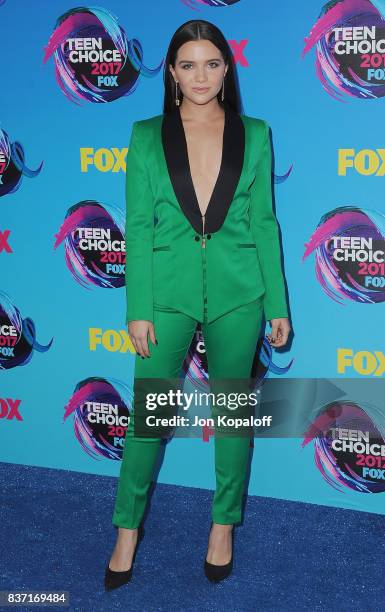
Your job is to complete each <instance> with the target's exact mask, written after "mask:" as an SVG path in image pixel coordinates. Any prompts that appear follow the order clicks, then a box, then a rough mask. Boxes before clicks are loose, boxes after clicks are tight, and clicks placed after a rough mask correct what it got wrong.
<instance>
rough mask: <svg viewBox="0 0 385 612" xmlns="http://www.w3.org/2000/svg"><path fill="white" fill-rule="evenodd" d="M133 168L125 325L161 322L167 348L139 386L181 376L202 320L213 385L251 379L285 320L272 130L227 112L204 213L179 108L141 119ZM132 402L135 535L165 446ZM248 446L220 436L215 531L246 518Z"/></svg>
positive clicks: (119, 500)
mask: <svg viewBox="0 0 385 612" xmlns="http://www.w3.org/2000/svg"><path fill="white" fill-rule="evenodd" d="M126 172H127V173H126V207H127V208H126V210H127V217H126V251H127V257H126V289H127V314H126V320H127V322H128V321H132V320H137V319H139V320H148V321H153V322H154V327H155V335H156V338H157V340H158V344H156V345H152V344H151V343H150V342H149V348H150V353H151V357H150V358H145V359H141V358H140V356H139V355H138V356H136V362H135V381H138V380H140V379H143V378H152V379H154V378H160V379H170V378H177V377H178V376H179V374H180V371H181V367H182V364H183V361H184V359H185V357H186V353H187V351H188V348H189V346H190V344H191V340H192V338H193V336H194V333H195V328H196V325H197V323H198V322H199V323H201V327H202V332H203V336H204V341H205V349H206V356H207V361H208V372H209V379H210V380H209V382H210V385H211V382H212V381H215V380H216V379H226V380H227V379H232V378H236V379H238V378H240V379H248V377H249V376H250V373H251V368H252V364H253V360H254V356H255V351H256V345H257V341H258V335H259V333H260V329H261V322H262V317H263V312H264V314H265V317H266V319H268V320H269V319H273V318H277V317H286V316H287V306H286V299H285V290H284V281H283V275H282V270H281V263H280V247H279V241H278V226H277V222H276V219H275V216H274V214H273V211H272V197H271V148H270V140H269V130H268V125H267V123H266V122H265V121H262V120H261V119H254V118H252V117H247V116H245V115H238V114H237V113H235V112H233V111H231V110H229V109H228V108H226V114H225V129H224V138H223V154H222V161H221V166H220V172H219V176H218V180H217V182H216V185H215V188H214V191H213V194H212V197H211V199H210V202H209V205H208V208H207V210H206V214H205V215H204V216H203V217H202V216H201V212H200V210H199V205H198V202H197V198H196V194H195V191H194V186H193V182H192V178H191V172H190V168H189V163H188V154H187V143H186V139H185V134H184V129H183V124H182V120H181V117H180V111H179V109H178V108H176V109H175V110H174V111H173V112H171V113H168V114H166V115H164V116H163V115H158V116H156V117H152V118H150V119H146V120H143V121H137V122H135V123H134V126H133V130H132V136H131V142H130V146H129V151H128V155H127V171H126ZM134 398H135V407H134V409H133V412H132V413H131V417H133V418H130V423H129V427H128V429H127V432H126V436H125V443H124V451H123V460H122V464H121V470H120V478H119V485H118V490H117V495H116V501H115V508H114V514H113V520H112V522H113V524H114V525H115V526H116V527H126V528H130V529H134V528H136V527H138V525H139V523H140V521H141V520H142V518H143V514H144V510H145V506H146V503H147V496H148V490H149V487H150V484H151V479H152V475H153V471H154V466H155V463H156V460H157V456H158V452H159V448H160V445H161V440H160V438H159V437H158V438H156V437H150V438H144V437H140V436H139V435H137V434H136V432H135V428H134V422H135V410H136V409H137V406H138V404H137V400H138V396H137V394H136V392H135V385H134ZM140 401H141V400H140ZM215 434H217V432H215ZM249 450H250V439H249V437H247V436H243V437H241V436H239V437H238V436H236V437H221V436H218V435H215V472H216V491H215V495H214V499H213V508H212V518H213V521H214V522H216V523H221V524H235V523H238V522H240V520H241V510H242V498H243V492H244V485H245V478H246V471H247V463H248V458H249Z"/></svg>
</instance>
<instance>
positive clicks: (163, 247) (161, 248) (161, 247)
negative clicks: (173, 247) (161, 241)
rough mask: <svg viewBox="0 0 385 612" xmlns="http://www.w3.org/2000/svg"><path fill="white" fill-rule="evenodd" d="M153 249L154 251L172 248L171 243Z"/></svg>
mask: <svg viewBox="0 0 385 612" xmlns="http://www.w3.org/2000/svg"><path fill="white" fill-rule="evenodd" d="M152 250H153V251H169V250H170V245H166V246H157V247H154V248H153V249H152Z"/></svg>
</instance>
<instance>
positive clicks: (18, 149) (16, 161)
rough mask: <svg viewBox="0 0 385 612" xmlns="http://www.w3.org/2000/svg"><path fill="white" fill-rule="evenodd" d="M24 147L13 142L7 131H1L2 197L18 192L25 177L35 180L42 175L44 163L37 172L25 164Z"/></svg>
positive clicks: (0, 190) (0, 188)
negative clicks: (34, 178)
mask: <svg viewBox="0 0 385 612" xmlns="http://www.w3.org/2000/svg"><path fill="white" fill-rule="evenodd" d="M24 160H25V152H24V147H23V145H22V144H20V142H17V141H15V142H12V141H11V139H10V138H9V136H8V134H7V132H6V131H5V130H2V129H0V197H1V196H4V195H7V194H9V193H14V192H15V191H17V190H18V189H19V187H20V185H21V179H22V177H23V176H28V177H29V178H33V177H35V176H37V175H38V174H40V170H41V168H42V166H43V162H41V163H40V165H39V167H38V168H37V169H36V170H32V169H31V168H28V167H27V166H26V164H25V161H24Z"/></svg>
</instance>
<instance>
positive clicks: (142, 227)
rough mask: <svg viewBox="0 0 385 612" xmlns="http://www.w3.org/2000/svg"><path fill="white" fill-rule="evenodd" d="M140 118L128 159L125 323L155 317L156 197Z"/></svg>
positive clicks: (131, 141)
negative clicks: (153, 274) (153, 276)
mask: <svg viewBox="0 0 385 612" xmlns="http://www.w3.org/2000/svg"><path fill="white" fill-rule="evenodd" d="M143 138H144V136H143V130H142V129H141V126H140V122H138V121H135V122H134V124H133V126H132V131H131V139H130V143H129V149H128V152H127V161H126V184H125V195H126V224H125V242H126V267H125V283H126V323H128V322H129V321H133V320H145V321H152V322H153V321H154V311H153V288H152V248H153V235H154V198H153V194H152V190H151V185H150V180H149V173H148V168H147V166H146V162H145V155H146V154H145V142H144V140H143Z"/></svg>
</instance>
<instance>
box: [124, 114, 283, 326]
mask: <svg viewBox="0 0 385 612" xmlns="http://www.w3.org/2000/svg"><path fill="white" fill-rule="evenodd" d="M271 180H272V176H271V145H270V138H269V126H268V124H267V122H266V121H264V120H262V119H257V118H254V117H249V116H246V115H239V114H238V113H236V112H234V111H233V110H231V109H229V108H228V107H226V108H225V125H224V135H223V153H222V160H221V166H220V171H219V175H218V179H217V182H216V184H215V187H214V191H213V194H212V197H211V200H210V202H209V205H208V208H207V210H206V213H205V215H204V216H203V217H202V215H201V211H200V209H199V205H198V201H197V198H196V193H195V190H194V186H193V182H192V178H191V172H190V167H189V160H188V153H187V142H186V136H185V132H184V128H183V123H182V119H181V116H180V110H179V108H178V107H175V110H173V111H172V112H171V113H166V114H164V115H156V116H154V117H150V118H149V119H144V120H142V121H135V122H134V124H133V128H132V132H131V140H130V144H129V150H128V153H127V165H126V184H125V187H126V189H125V191H126V228H125V243H126V267H125V281H126V305H127V310H126V322H127V323H128V322H129V321H132V320H137V319H143V320H148V321H154V311H153V309H154V304H156V305H160V306H167V307H172V308H176V309H177V310H179V311H181V312H183V313H185V314H187V315H189V316H191V317H193V318H195V319H197V320H203V309H204V283H205V284H206V292H207V318H208V322H211V321H214V320H215V319H216V318H217V317H220V316H221V315H223V314H225V313H227V312H229V311H231V310H233V309H234V308H237V307H239V306H241V305H243V304H246V303H248V302H251V301H253V300H255V299H256V298H257V297H258V296H261V295H263V304H264V314H265V318H266V319H267V320H270V319H274V318H277V317H287V316H288V310H287V303H286V295H285V285H284V278H283V273H282V268H281V250H280V244H279V237H278V224H277V220H276V218H275V215H274V213H273V210H272V189H271Z"/></svg>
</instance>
